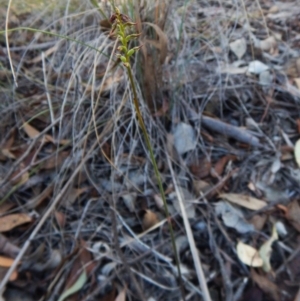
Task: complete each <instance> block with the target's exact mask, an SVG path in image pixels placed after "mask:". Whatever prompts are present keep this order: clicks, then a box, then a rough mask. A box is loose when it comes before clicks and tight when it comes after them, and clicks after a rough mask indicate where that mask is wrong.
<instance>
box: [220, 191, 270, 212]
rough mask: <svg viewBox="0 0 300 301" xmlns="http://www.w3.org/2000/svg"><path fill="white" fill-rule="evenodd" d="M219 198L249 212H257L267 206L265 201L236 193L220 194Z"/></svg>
mask: <svg viewBox="0 0 300 301" xmlns="http://www.w3.org/2000/svg"><path fill="white" fill-rule="evenodd" d="M220 198H223V199H226V200H227V201H229V202H231V203H234V204H237V205H239V206H242V207H244V208H247V209H250V210H259V209H262V208H264V207H265V206H267V203H266V202H265V201H262V200H259V199H256V198H253V197H251V196H248V195H243V194H238V193H222V194H220Z"/></svg>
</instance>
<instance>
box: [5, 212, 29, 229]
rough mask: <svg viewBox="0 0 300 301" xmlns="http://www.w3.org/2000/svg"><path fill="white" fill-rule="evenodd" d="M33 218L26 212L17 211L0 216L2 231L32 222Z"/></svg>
mask: <svg viewBox="0 0 300 301" xmlns="http://www.w3.org/2000/svg"><path fill="white" fill-rule="evenodd" d="M31 221H32V218H31V216H30V215H28V214H25V213H15V214H10V215H6V216H2V217H1V218H0V232H7V231H10V230H12V229H13V228H15V227H17V226H20V225H23V224H26V223H30V222H31Z"/></svg>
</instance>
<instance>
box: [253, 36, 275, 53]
mask: <svg viewBox="0 0 300 301" xmlns="http://www.w3.org/2000/svg"><path fill="white" fill-rule="evenodd" d="M257 47H258V48H260V49H261V50H263V51H271V50H274V49H275V48H276V47H277V41H276V39H275V37H273V36H270V37H268V38H266V39H265V40H261V41H259V42H258V44H257Z"/></svg>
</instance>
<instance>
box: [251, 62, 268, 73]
mask: <svg viewBox="0 0 300 301" xmlns="http://www.w3.org/2000/svg"><path fill="white" fill-rule="evenodd" d="M268 69H269V67H268V66H267V65H265V64H264V63H262V62H260V61H252V62H251V63H250V64H249V66H248V72H249V73H253V74H257V75H258V74H260V73H262V72H264V71H266V70H268Z"/></svg>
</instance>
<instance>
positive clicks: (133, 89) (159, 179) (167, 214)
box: [126, 66, 185, 299]
mask: <svg viewBox="0 0 300 301" xmlns="http://www.w3.org/2000/svg"><path fill="white" fill-rule="evenodd" d="M126 69H127V73H128V76H129V81H130V84H131V88H132V91H133V102H134V107H135V110H136V113H137V117H138V121H139V124H140V127H141V129H142V131H143V135H144V137H145V141H146V145H147V148H148V150H149V154H150V159H151V162H152V165H153V168H154V173H155V176H156V178H157V181H158V187H159V191H160V194H161V197H162V200H163V204H164V210H165V213H166V217H167V220H168V226H169V231H170V235H171V241H172V247H173V250H174V253H175V254H174V255H175V261H176V266H177V271H178V277H179V281H180V287H181V289H182V293H183V298H184V299H185V297H184V292H183V285H182V275H181V269H180V262H179V258H178V252H177V247H176V243H175V235H174V230H173V226H172V224H171V221H170V213H169V210H168V205H167V199H166V195H165V192H164V188H163V184H162V180H161V176H160V173H159V170H158V167H157V163H156V159H155V156H154V152H153V148H152V145H151V142H150V139H149V135H148V132H147V129H146V126H145V123H144V120H143V116H142V114H141V111H140V107H139V103H138V97H137V92H136V87H135V82H134V80H133V75H132V71H131V67H130V66H127V67H126Z"/></svg>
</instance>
